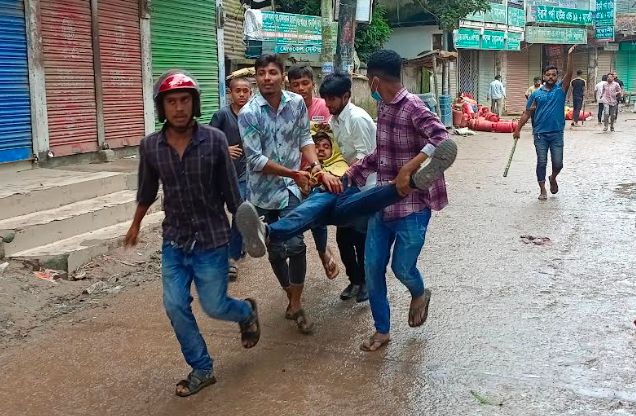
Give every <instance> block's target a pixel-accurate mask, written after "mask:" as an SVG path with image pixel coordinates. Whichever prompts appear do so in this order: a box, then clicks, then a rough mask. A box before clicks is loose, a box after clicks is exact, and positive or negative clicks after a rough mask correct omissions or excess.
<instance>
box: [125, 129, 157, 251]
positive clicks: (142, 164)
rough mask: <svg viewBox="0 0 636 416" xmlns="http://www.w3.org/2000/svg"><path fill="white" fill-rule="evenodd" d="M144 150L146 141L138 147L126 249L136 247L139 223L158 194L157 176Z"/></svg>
mask: <svg viewBox="0 0 636 416" xmlns="http://www.w3.org/2000/svg"><path fill="white" fill-rule="evenodd" d="M145 148H146V141H145V140H142V142H141V144H140V146H139V169H138V175H137V176H138V178H137V180H138V186H137V209H136V210H135V215H134V217H133V221H132V224H131V225H130V228H129V229H128V232H127V233H126V237H125V239H124V245H125V246H126V247H134V246H135V245H137V238H138V236H139V229H140V228H141V221H142V220H143V219H144V217H145V216H146V213H147V212H148V209H149V208H150V206H151V205H152V204H153V202H155V199H156V198H157V192H159V175H158V174H157V172H156V170H155V169H154V168H153V167H152V166H151V165H150V163H149V162H148V158H147V156H146V150H145Z"/></svg>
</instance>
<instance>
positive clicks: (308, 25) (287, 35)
mask: <svg viewBox="0 0 636 416" xmlns="http://www.w3.org/2000/svg"><path fill="white" fill-rule="evenodd" d="M262 14H263V41H264V44H267V43H272V44H273V45H272V49H273V52H274V53H296V54H308V55H318V54H320V52H321V51H322V21H321V18H320V17H318V16H305V15H300V14H289V13H277V12H267V11H265V12H262Z"/></svg>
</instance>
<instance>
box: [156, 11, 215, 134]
mask: <svg viewBox="0 0 636 416" xmlns="http://www.w3.org/2000/svg"><path fill="white" fill-rule="evenodd" d="M151 31H152V70H153V75H154V78H155V79H157V78H158V77H159V75H161V73H163V72H165V71H167V70H169V69H174V68H180V69H184V70H186V71H188V72H190V73H191V74H192V75H193V76H194V77H195V78H196V79H197V81H198V82H199V85H200V86H201V103H202V106H201V109H202V117H201V121H202V122H204V123H207V122H209V121H210V119H211V118H212V114H213V112H214V111H216V110H217V109H218V107H219V83H218V79H219V71H218V58H217V45H216V6H215V1H214V0H153V1H152V17H151Z"/></svg>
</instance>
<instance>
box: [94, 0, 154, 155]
mask: <svg viewBox="0 0 636 416" xmlns="http://www.w3.org/2000/svg"><path fill="white" fill-rule="evenodd" d="M99 49H100V51H99V52H100V59H101V72H102V74H101V76H102V77H101V78H102V88H103V103H104V130H105V137H106V143H107V144H108V145H109V146H110V147H111V148H117V147H123V146H134V145H138V144H139V142H140V141H141V139H142V138H143V137H144V133H145V131H144V99H143V91H142V85H143V80H142V74H141V68H142V63H141V35H140V32H139V3H138V2H137V1H130V0H101V1H100V2H99Z"/></svg>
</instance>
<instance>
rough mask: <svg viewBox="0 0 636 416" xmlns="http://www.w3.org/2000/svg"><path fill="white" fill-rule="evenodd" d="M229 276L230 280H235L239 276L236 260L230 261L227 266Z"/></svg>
mask: <svg viewBox="0 0 636 416" xmlns="http://www.w3.org/2000/svg"><path fill="white" fill-rule="evenodd" d="M227 277H228V279H229V281H230V282H234V281H236V279H237V278H238V267H236V262H234V261H230V265H229V266H228V267H227Z"/></svg>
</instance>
